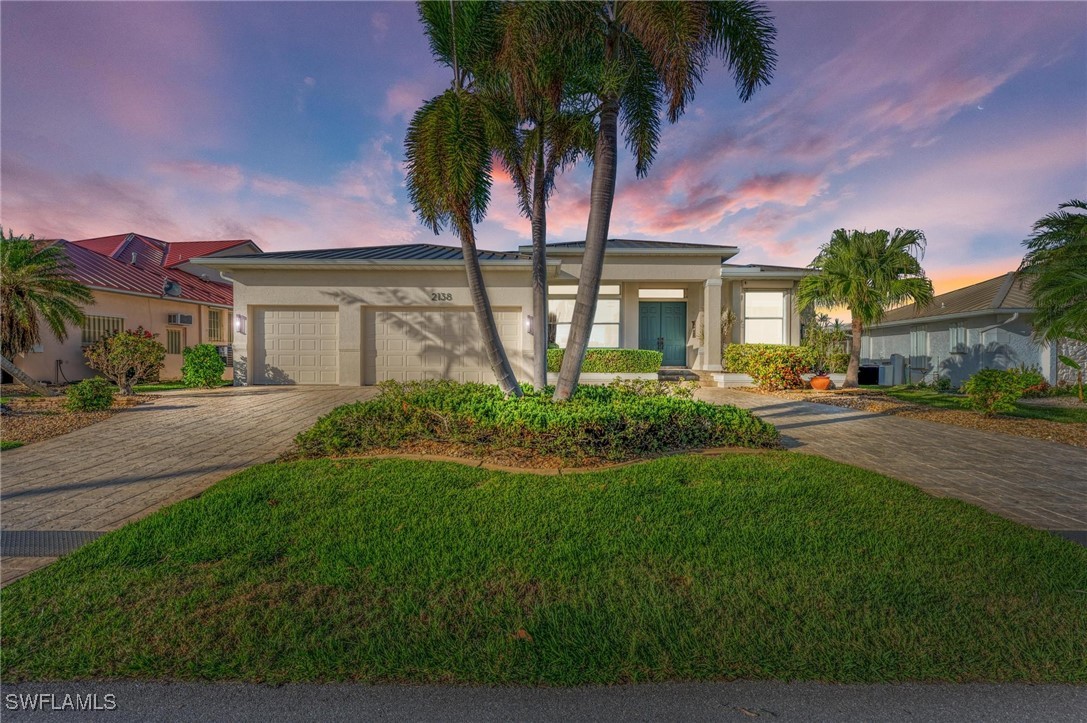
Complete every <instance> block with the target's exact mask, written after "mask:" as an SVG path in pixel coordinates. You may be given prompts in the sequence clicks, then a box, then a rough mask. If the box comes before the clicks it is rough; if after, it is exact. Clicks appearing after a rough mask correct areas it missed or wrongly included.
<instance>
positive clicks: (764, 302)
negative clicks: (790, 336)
mask: <svg viewBox="0 0 1087 723" xmlns="http://www.w3.org/2000/svg"><path fill="white" fill-rule="evenodd" d="M786 319H787V317H786V314H785V292H784V291H745V292H744V342H745V343H747V344H784V343H785V339H786V335H785V323H786Z"/></svg>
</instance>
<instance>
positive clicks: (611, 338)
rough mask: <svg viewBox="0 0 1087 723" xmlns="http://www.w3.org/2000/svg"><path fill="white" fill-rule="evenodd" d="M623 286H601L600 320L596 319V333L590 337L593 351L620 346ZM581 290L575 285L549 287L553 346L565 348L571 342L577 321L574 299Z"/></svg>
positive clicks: (599, 299)
mask: <svg viewBox="0 0 1087 723" xmlns="http://www.w3.org/2000/svg"><path fill="white" fill-rule="evenodd" d="M619 290H620V289H619V285H618V284H601V286H600V295H599V296H598V297H597V301H596V316H595V317H593V329H592V332H590V334H589V346H591V347H618V346H619V313H620V301H619ZM576 295H577V286H576V285H573V284H569V285H566V284H563V285H551V286H548V287H547V296H548V298H547V312H548V317H549V318H548V324H547V327H548V336H547V339H548V341H549V342H552V341H553V342H554V343H555V344H558V345H559V346H561V347H565V346H566V341H567V339H569V338H570V323H571V321H572V320H573V318H574V297H575V296H576Z"/></svg>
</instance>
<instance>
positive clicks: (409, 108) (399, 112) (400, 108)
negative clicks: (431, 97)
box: [381, 80, 428, 121]
mask: <svg viewBox="0 0 1087 723" xmlns="http://www.w3.org/2000/svg"><path fill="white" fill-rule="evenodd" d="M427 97H428V96H427V91H426V88H425V87H424V86H423V84H422V83H419V82H416V81H413V80H401V81H399V82H397V83H394V84H393V86H392V87H391V88H389V89H388V90H387V91H385V104H384V105H383V106H382V107H381V116H382V118H383V119H384V120H386V121H390V120H396V119H399V120H405V121H406V120H408V119H410V118H411V116H412V115H413V114H414V113H415V111H416V110H418V108H419V106H421V105H422V104H423V101H425V100H426V99H427Z"/></svg>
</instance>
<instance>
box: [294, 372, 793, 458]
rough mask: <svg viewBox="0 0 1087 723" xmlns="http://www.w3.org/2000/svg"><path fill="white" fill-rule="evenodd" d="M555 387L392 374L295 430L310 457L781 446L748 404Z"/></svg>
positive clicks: (644, 452) (581, 454)
mask: <svg viewBox="0 0 1087 723" xmlns="http://www.w3.org/2000/svg"><path fill="white" fill-rule="evenodd" d="M552 393H553V389H551V388H549V387H545V388H544V389H542V390H538V391H537V390H534V389H532V388H531V387H526V389H525V395H524V397H522V398H520V399H516V398H511V397H507V396H505V395H504V394H502V392H501V391H500V390H499V388H498V387H496V386H491V385H485V384H458V383H456V382H451V381H428V382H409V383H407V384H399V383H396V382H385V383H384V384H382V385H381V393H380V394H379V395H378V396H377V397H375V398H374V399H370V400H367V401H364V402H356V403H354V404H347V405H344V406H341V407H338V408H336V409H334V410H333V411H332V412H330V413H329V414H327V415H325V416H324V417H322V418H321V419H319V420H317V422H316V423H315V424H314V425H313V426H312V427H311V428H310V429H308V430H306V431H304V432H302V433H301V434H299V435H298V436H297V437H296V438H295V446H296V449H297V452H298V454H299V455H301V456H303V457H323V456H336V455H349V454H358V453H364V452H366V451H368V450H372V449H388V448H397V447H399V446H402V445H405V444H411V443H416V442H423V441H427V442H440V443H450V444H455V445H468V446H470V447H472V448H474V449H475V450H476V451H477V452H478V453H480V454H485V453H487V452H493V451H496V450H505V449H521V450H528V451H530V452H532V453H534V454H537V455H543V456H548V457H557V458H560V459H562V460H565V461H568V462H589V461H595V460H609V461H621V460H629V459H637V458H640V457H646V456H651V455H656V454H661V453H664V452H670V451H676V450H682V449H699V448H705V447H723V446H743V447H776V446H777V445H778V433H777V430H776V429H775V428H774V427H773V426H772V425H770V424H767V423H766V422H763V421H762V420H760V419H758V418H757V417H755V416H754V415H753V414H751V413H750V412H748V411H747V410H743V409H739V408H736V407H731V406H726V405H716V404H709V403H706V402H701V401H696V400H693V399H687V398H683V397H682V396H676V395H661V394H641V393H637V392H635V391H630V390H626V389H622V388H618V387H605V386H582V387H579V388H578V391H577V393H576V394H575V396H574V398H573V399H571V400H570V401H568V402H555V401H553V400H552V398H551V394H552Z"/></svg>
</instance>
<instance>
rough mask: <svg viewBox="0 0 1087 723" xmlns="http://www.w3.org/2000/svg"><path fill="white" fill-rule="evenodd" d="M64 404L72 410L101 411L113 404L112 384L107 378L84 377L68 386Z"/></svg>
mask: <svg viewBox="0 0 1087 723" xmlns="http://www.w3.org/2000/svg"><path fill="white" fill-rule="evenodd" d="M65 394H66V395H67V396H68V402H67V404H65V406H66V407H67V408H68V410H69V411H72V412H101V411H103V410H106V409H109V408H110V407H112V406H113V394H114V386H113V384H111V383H110V382H109V380H108V379H103V378H102V377H94V378H93V379H84V380H83V381H81V382H79V383H78V384H72V385H71V386H69V387H68V389H67V391H66V392H65Z"/></svg>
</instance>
